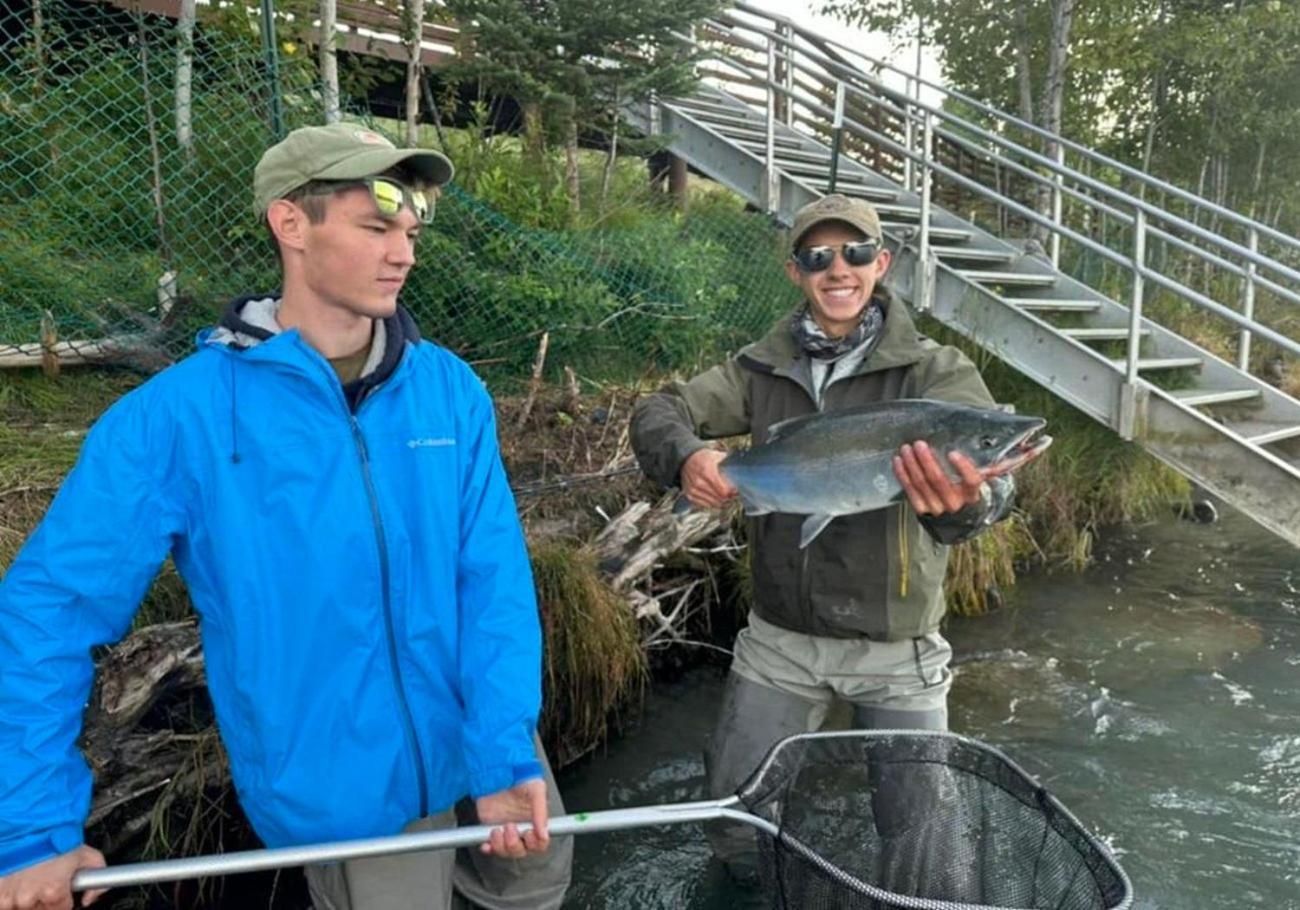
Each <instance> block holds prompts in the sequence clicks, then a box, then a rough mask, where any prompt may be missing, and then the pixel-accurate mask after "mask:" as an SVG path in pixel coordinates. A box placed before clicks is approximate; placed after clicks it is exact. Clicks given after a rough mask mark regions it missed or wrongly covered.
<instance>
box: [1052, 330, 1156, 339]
mask: <svg viewBox="0 0 1300 910" xmlns="http://www.w3.org/2000/svg"><path fill="white" fill-rule="evenodd" d="M1060 332H1061V334H1062V335H1069V336H1070V337H1071V338H1076V339H1078V340H1079V341H1127V340H1128V329H1126V328H1116V329H1106V328H1102V329H1088V328H1085V329H1061V330H1060ZM1150 334H1151V330H1150V329H1138V335H1139V336H1140V337H1142V338H1145V337H1147V336H1148V335H1150Z"/></svg>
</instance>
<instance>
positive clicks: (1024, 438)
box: [993, 420, 1052, 474]
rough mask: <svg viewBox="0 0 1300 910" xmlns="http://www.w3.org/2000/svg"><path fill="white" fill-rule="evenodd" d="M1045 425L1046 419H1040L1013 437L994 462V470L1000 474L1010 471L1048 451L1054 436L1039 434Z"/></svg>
mask: <svg viewBox="0 0 1300 910" xmlns="http://www.w3.org/2000/svg"><path fill="white" fill-rule="evenodd" d="M1045 426H1047V421H1046V420H1038V421H1036V422H1035V423H1034V424H1033V426H1031V427H1029V428H1028V429H1026V430H1025V431H1024V432H1023V433H1021V434H1020V435H1019V436H1016V437H1015V438H1014V439H1012V440H1011V442H1010V443H1009V444H1008V445H1007V447H1006V448H1005V449H1003V450H1002V452H1001V453H1000V454H999V455H998V458H997V461H995V462H994V463H993V468H994V470H995V471H996V472H997V473H998V474H1006V473H1009V472H1011V471H1014V470H1016V468H1018V467H1020V466H1021V465H1022V464H1024V463H1025V462H1027V461H1029V460H1030V459H1031V458H1037V457H1038V456H1039V455H1041V454H1042V453H1043V452H1045V451H1047V447H1048V446H1050V445H1051V444H1052V437H1051V436H1048V435H1047V434H1046V433H1044V434H1043V435H1042V436H1038V435H1037V434H1038V432H1039V431H1040V430H1042V429H1043V427H1045Z"/></svg>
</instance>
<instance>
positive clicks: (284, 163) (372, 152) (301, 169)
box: [253, 123, 455, 215]
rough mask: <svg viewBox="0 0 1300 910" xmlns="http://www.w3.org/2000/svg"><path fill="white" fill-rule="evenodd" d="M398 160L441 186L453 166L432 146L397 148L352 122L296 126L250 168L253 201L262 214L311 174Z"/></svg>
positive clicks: (367, 171)
mask: <svg viewBox="0 0 1300 910" xmlns="http://www.w3.org/2000/svg"><path fill="white" fill-rule="evenodd" d="M398 165H401V166H402V168H403V169H404V170H405V171H406V172H408V173H409V174H410V175H411V177H412V178H413V179H414V180H417V181H419V182H421V183H424V184H429V185H434V186H441V185H442V184H444V183H446V182H447V181H448V180H450V179H451V177H452V174H453V173H454V172H455V171H454V169H453V168H452V166H451V162H450V161H448V160H447V158H446V157H445V156H444V155H440V154H438V153H437V152H435V151H433V150H432V149H419V148H414V149H412V148H406V149H399V148H398V147H397V146H395V145H393V143H391V142H389V141H388V140H387V139H385V138H384V137H383V136H381V135H379V133H376V132H374V131H373V130H368V129H366V128H365V127H364V126H361V125H360V124H356V123H331V124H329V125H328V126H304V127H302V128H301V129H296V130H294V131H293V132H292V133H290V134H289V135H288V136H285V137H284V139H282V140H281V141H280V142H277V143H276V144H275V145H273V146H271V147H270V148H269V149H267V150H266V153H265V154H263V155H262V160H261V161H259V162H257V167H256V169H254V171H253V207H254V208H255V209H256V210H257V213H258V214H259V215H262V214H265V213H266V210H267V209H268V208H270V206H271V203H272V202H274V201H275V200H277V199H283V198H284V197H285V196H287V195H289V194H290V193H292V192H293V191H294V190H296V189H297V188H298V187H300V186H302V185H303V184H304V183H308V182H310V181H312V180H358V179H360V178H362V177H373V176H375V175H376V174H382V173H383V172H384V171H387V170H389V169H390V168H393V167H397V166H398Z"/></svg>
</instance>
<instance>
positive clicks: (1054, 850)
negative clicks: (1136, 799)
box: [738, 731, 1132, 910]
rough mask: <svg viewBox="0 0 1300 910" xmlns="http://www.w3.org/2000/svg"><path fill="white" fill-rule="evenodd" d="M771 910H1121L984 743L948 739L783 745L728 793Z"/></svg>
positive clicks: (1101, 863)
mask: <svg viewBox="0 0 1300 910" xmlns="http://www.w3.org/2000/svg"><path fill="white" fill-rule="evenodd" d="M738 795H739V797H740V799H741V801H742V802H743V803H744V804H745V806H746V808H747V809H748V810H749V811H750V812H751V813H753V814H754V815H757V816H759V817H761V818H764V819H766V820H768V821H770V822H772V823H773V824H774V825H776V826H777V827H778V829H779V831H780V834H779V835H777V836H770V835H766V834H761V833H760V834H759V848H760V858H761V860H762V862H761V863H760V870H761V872H760V874H761V875H762V877H763V883H764V886H765V891H766V892H767V893H768V894H769V895H771V897H772V906H773V907H774V908H789V910H823V908H845V910H849V908H870V910H893V908H900V910H903V908H905V910H971V908H984V910H1011V908H1016V910H1023V908H1035V910H1037V908H1051V910H1123V908H1127V907H1129V906H1130V903H1131V901H1132V897H1131V888H1130V885H1129V881H1128V878H1127V876H1126V875H1125V874H1124V872H1123V870H1121V869H1120V867H1119V866H1118V864H1116V862H1115V861H1114V860H1113V859H1112V858H1111V857H1110V855H1109V854H1108V853H1107V851H1106V850H1105V848H1104V847H1102V845H1101V844H1100V843H1099V842H1098V841H1097V840H1096V838H1094V837H1093V836H1092V835H1091V834H1089V833H1088V832H1087V831H1086V830H1085V829H1084V828H1083V827H1082V826H1081V825H1080V824H1079V822H1078V821H1077V820H1076V819H1075V818H1074V816H1073V815H1071V814H1070V813H1069V812H1068V811H1067V810H1066V809H1065V807H1064V806H1062V805H1061V804H1060V802H1058V801H1057V800H1056V799H1055V798H1054V797H1053V796H1051V795H1050V794H1049V793H1047V792H1046V791H1045V790H1044V789H1043V788H1042V787H1040V786H1039V785H1038V784H1037V783H1036V782H1035V781H1034V780H1033V779H1032V778H1031V777H1030V776H1029V775H1028V774H1026V773H1025V772H1024V771H1023V770H1021V769H1020V768H1019V767H1018V766H1017V765H1015V764H1014V763H1013V762H1012V761H1011V760H1010V759H1008V758H1007V757H1006V756H1004V755H1003V754H1002V753H1000V752H998V751H997V750H996V749H993V748H991V747H989V746H985V745H983V744H981V743H977V742H974V741H972V740H968V739H965V738H963V737H960V736H955V735H952V734H946V733H930V732H881V731H851V732H847V733H834V734H810V735H808V736H799V737H792V738H790V739H788V740H785V741H784V742H782V743H780V744H779V745H778V746H777V747H775V748H774V749H773V751H772V753H770V754H769V756H768V758H767V760H766V761H765V762H764V764H763V766H762V767H761V768H760V769H759V770H758V771H757V772H756V773H755V774H754V776H753V777H751V778H750V780H749V781H747V782H746V784H745V785H744V787H743V788H742V789H741V791H740V793H739V794H738Z"/></svg>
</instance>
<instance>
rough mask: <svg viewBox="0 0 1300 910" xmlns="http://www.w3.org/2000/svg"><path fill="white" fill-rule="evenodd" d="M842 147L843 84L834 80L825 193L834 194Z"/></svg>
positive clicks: (838, 174) (838, 175)
mask: <svg viewBox="0 0 1300 910" xmlns="http://www.w3.org/2000/svg"><path fill="white" fill-rule="evenodd" d="M843 145H844V83H843V82H841V81H840V80H838V79H836V80H835V116H834V118H833V119H832V120H831V174H830V178H829V180H828V181H827V187H826V192H828V193H833V192H835V185H836V184H837V183H838V182H839V177H840V149H841V147H842V146H843Z"/></svg>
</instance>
